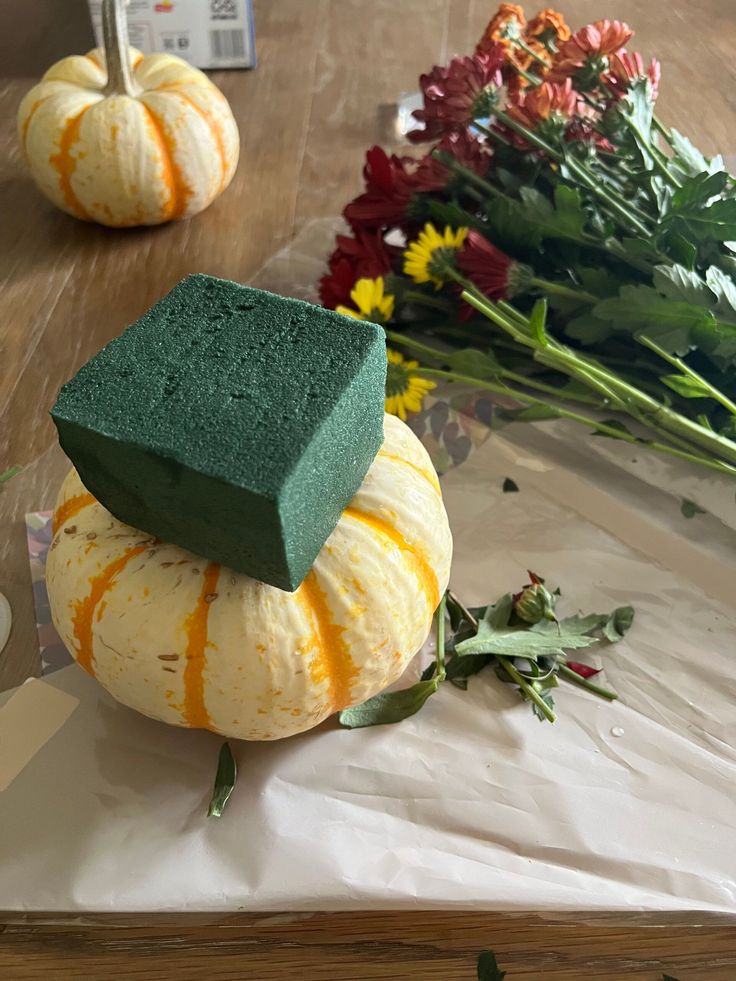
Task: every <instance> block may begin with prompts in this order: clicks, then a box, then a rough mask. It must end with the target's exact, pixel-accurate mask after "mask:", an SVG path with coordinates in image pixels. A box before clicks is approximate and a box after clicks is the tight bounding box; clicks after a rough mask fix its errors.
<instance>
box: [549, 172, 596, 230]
mask: <svg viewBox="0 0 736 981" xmlns="http://www.w3.org/2000/svg"><path fill="white" fill-rule="evenodd" d="M554 198H555V209H556V215H555V218H554V221H555V226H556V228H557V229H558V233H559V232H564V233H565V235H566V237H569V238H572V239H574V240H578V239H580V238H582V235H583V229H584V227H585V222H586V221H587V218H588V216H587V215H586V213H585V211H584V210H583V205H582V201H581V199H580V191H578V190H577V189H576V188H574V187H570V186H569V185H567V184H558V185H557V186H556V187H555V192H554Z"/></svg>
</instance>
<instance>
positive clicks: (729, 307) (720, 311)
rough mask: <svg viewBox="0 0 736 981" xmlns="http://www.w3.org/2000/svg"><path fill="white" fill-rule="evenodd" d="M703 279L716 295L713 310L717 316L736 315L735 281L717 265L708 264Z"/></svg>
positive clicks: (732, 316) (731, 316)
mask: <svg viewBox="0 0 736 981" xmlns="http://www.w3.org/2000/svg"><path fill="white" fill-rule="evenodd" d="M705 281H706V283H707V284H708V286H709V287H710V289H711V291H712V292H713V293H714V294H715V297H716V301H717V303H716V307H715V312H716V315H717V316H719V317H730V318H731V319H733V318H734V317H736V283H734V281H733V279H731V277H730V276H729V275H727V274H726V273H725V272H723V270H722V269H719V268H718V266H708V268H707V269H706V271H705Z"/></svg>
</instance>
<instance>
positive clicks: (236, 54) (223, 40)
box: [210, 27, 245, 61]
mask: <svg viewBox="0 0 736 981" xmlns="http://www.w3.org/2000/svg"><path fill="white" fill-rule="evenodd" d="M210 51H211V52H212V57H213V58H216V59H217V60H223V61H231V60H234V59H236V58H245V32H244V31H243V29H242V27H241V28H240V30H236V31H210Z"/></svg>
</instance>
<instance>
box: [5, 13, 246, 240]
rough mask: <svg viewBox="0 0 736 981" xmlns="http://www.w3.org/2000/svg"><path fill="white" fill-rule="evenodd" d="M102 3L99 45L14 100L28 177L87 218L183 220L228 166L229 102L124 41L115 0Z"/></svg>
mask: <svg viewBox="0 0 736 981" xmlns="http://www.w3.org/2000/svg"><path fill="white" fill-rule="evenodd" d="M102 9H103V30H104V39H105V47H104V48H95V49H94V50H92V51H90V52H89V53H88V54H86V55H71V56H70V57H68V58H63V59H62V60H61V61H59V62H57V63H56V64H55V65H53V66H52V67H51V68H50V69H49V70H48V71H47V72H46V74H45V75H44V76H43V79H42V80H41V81H40V82H39V84H38V85H36V86H34V87H33V88H32V89H31V91H30V92H29V93H28V94H27V95H26V97H25V98H24V99H23V101H22V103H21V105H20V109H19V111H18V135H19V139H20V143H21V147H22V150H23V153H24V155H25V158H26V160H27V162H28V166H29V168H30V171H31V174H32V176H33V178H34V180H35V181H36V184H37V185H38V187H39V188H40V189H41V191H43V193H44V194H45V195H46V196H47V197H48V198H49V199H50V200H51V201H53V203H54V204H55V205H57V206H58V207H59V208H61V209H62V210H63V211H66V212H68V213H69V214H71V215H74V216H76V217H77V218H82V219H83V220H86V221H96V222H100V223H101V224H103V225H111V226H114V227H123V226H131V225H159V224H161V223H163V222H166V221H172V220H174V219H177V218H188V217H190V216H191V215H194V214H197V212H199V211H202V210H203V209H204V208H206V207H207V205H209V204H210V203H211V202H212V201H213V200H214V198H216V197H217V195H218V194H220V193H221V192H222V191H223V190H224V189H225V188H226V187H227V186H228V184H229V183H230V180H231V179H232V176H233V174H234V173H235V168H236V167H237V163H238V153H239V136H238V128H237V125H236V123H235V120H234V118H233V114H232V112H231V111H230V106H229V105H228V102H227V100H226V99H225V97H224V95H223V94H222V93H221V92H220V91H219V89H217V88H216V86H214V85H213V84H212V82H210V80H209V79H208V78H207V76H206V75H204V74H203V73H202V72H201V71H199V70H198V69H197V68H193V67H192V66H191V65H188V64H187V63H186V62H185V61H182V59H181V58H176V57H174V56H173V55H165V54H154V55H150V56H148V57H144V56H143V54H142V53H141V52H140V51H138V50H136V49H135V48H129V47H128V37H127V27H126V23H125V15H124V13H123V10H122V6H121V0H103V8H102ZM131 66H132V68H131Z"/></svg>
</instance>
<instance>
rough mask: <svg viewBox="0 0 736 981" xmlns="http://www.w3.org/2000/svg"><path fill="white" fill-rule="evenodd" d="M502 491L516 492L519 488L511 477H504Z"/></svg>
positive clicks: (506, 492)
mask: <svg viewBox="0 0 736 981" xmlns="http://www.w3.org/2000/svg"><path fill="white" fill-rule="evenodd" d="M501 489H502V491H503V492H504V494H516V493H517V492H518V490H519V485H518V484H517V483H516V481H515V480H512V479H511V477H504V481H503V486H502V488H501Z"/></svg>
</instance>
